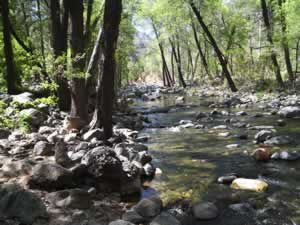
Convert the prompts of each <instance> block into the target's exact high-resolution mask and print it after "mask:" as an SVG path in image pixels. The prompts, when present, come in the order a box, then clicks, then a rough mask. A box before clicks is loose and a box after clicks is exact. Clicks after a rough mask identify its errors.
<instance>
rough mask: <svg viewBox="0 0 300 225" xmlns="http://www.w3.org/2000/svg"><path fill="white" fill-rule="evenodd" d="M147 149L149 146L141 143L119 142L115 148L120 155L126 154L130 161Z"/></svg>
mask: <svg viewBox="0 0 300 225" xmlns="http://www.w3.org/2000/svg"><path fill="white" fill-rule="evenodd" d="M147 150H148V147H147V146H146V145H143V144H140V143H130V144H129V143H119V144H117V145H116V146H115V148H114V151H115V152H116V154H117V155H118V156H124V157H126V158H127V159H128V160H130V161H131V160H133V159H135V158H136V157H137V154H138V153H139V152H143V151H147Z"/></svg>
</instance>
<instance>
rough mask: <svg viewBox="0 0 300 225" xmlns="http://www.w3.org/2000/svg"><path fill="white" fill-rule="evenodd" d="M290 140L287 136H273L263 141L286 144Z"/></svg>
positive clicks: (270, 143) (269, 143) (271, 143)
mask: <svg viewBox="0 0 300 225" xmlns="http://www.w3.org/2000/svg"><path fill="white" fill-rule="evenodd" d="M291 142H292V140H291V139H290V137H288V136H275V137H272V138H270V139H268V140H267V141H265V144H267V145H288V144H290V143H291Z"/></svg>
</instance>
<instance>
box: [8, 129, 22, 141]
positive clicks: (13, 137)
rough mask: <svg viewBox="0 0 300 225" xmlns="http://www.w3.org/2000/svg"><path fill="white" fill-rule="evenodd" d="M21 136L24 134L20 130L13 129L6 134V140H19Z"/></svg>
mask: <svg viewBox="0 0 300 225" xmlns="http://www.w3.org/2000/svg"><path fill="white" fill-rule="evenodd" d="M22 138H24V134H23V132H21V131H14V132H12V133H11V134H10V135H9V136H8V140H9V141H10V142H12V141H20V140H21V139H22Z"/></svg>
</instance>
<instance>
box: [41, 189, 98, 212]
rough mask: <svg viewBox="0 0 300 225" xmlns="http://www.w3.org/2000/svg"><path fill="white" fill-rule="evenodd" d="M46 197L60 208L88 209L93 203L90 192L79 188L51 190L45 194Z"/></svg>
mask: <svg viewBox="0 0 300 225" xmlns="http://www.w3.org/2000/svg"><path fill="white" fill-rule="evenodd" d="M47 199H48V201H49V202H51V203H52V204H53V205H54V206H56V207H61V208H72V209H89V208H91V206H92V204H93V201H92V198H91V196H90V194H89V193H88V192H87V191H85V190H82V189H79V188H77V189H69V190H62V191H57V192H52V193H50V194H48V195H47Z"/></svg>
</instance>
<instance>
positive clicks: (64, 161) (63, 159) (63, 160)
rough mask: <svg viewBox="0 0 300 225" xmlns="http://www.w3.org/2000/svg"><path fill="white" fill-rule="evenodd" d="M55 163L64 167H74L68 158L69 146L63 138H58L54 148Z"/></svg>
mask: <svg viewBox="0 0 300 225" xmlns="http://www.w3.org/2000/svg"><path fill="white" fill-rule="evenodd" d="M54 152H55V154H54V158H55V162H56V163H57V164H59V165H61V166H63V167H70V166H72V165H73V163H72V160H71V159H70V158H69V156H68V153H67V152H68V149H67V145H66V143H65V142H64V140H63V139H62V138H58V139H57V142H56V144H55V146H54Z"/></svg>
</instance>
